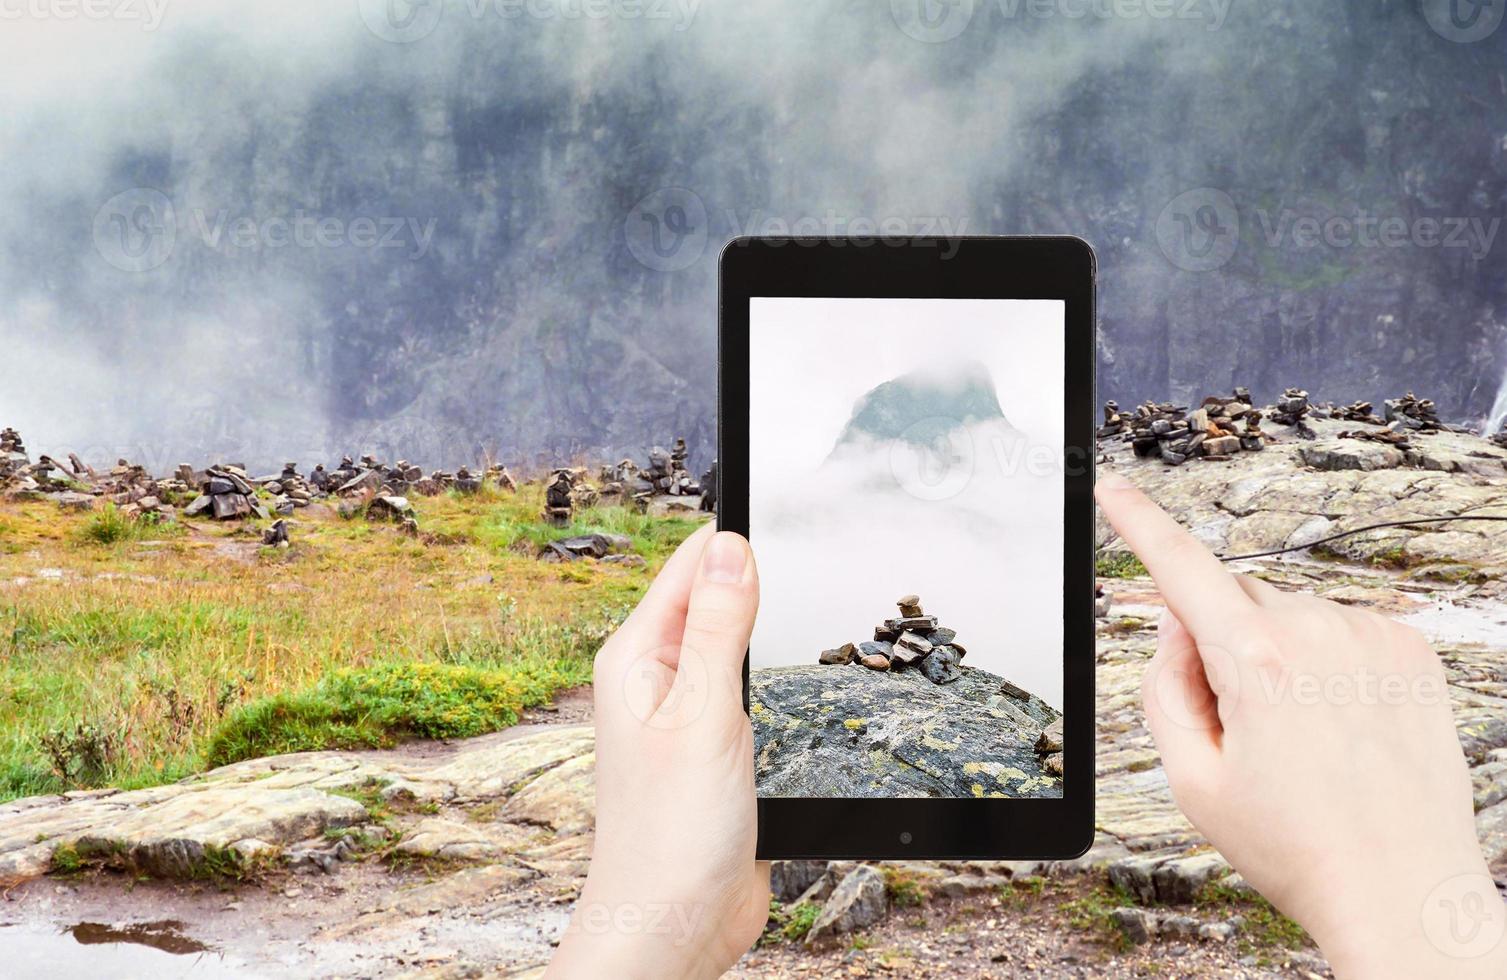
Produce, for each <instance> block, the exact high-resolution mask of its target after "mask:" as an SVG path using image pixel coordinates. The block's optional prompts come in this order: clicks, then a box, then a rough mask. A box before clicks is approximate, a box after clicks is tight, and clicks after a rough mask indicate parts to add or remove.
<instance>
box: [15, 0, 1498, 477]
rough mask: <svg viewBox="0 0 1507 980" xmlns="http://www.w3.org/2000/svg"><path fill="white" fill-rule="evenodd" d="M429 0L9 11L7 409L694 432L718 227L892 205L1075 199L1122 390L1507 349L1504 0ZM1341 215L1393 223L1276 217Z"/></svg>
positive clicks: (437, 461) (844, 224)
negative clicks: (1470, 9) (1475, 2)
mask: <svg viewBox="0 0 1507 980" xmlns="http://www.w3.org/2000/svg"><path fill="white" fill-rule="evenodd" d="M927 2H930V0H927ZM437 3H438V0H431V3H430V4H427V5H426V4H422V3H418V4H409V3H408V2H407V0H391V3H387V2H386V0H383V2H367V0H361V2H360V3H357V2H341V3H329V4H325V3H320V4H309V3H297V2H293V0H275V2H274V0H262V2H258V3H255V4H252V3H249V2H248V3H233V2H225V3H212V2H203V3H196V4H194V5H193V7H192V8H189V7H188V5H186V4H184V5H180V6H173V5H171V4H168V5H166V6H165V7H163V9H161V10H160V24H155V25H148V24H147V23H145V22H143V21H141V20H131V19H128V18H125V17H124V16H118V17H116V18H115V19H113V20H101V21H97V22H86V21H70V22H67V23H63V22H60V21H58V20H49V19H48V18H46V17H43V16H36V15H22V17H21V19H19V20H16V19H12V20H7V21H6V22H5V23H4V24H0V53H3V55H4V57H3V58H0V81H3V82H4V84H5V91H6V92H7V95H6V106H5V110H4V112H3V114H0V160H3V162H4V165H5V170H4V172H5V180H4V182H3V186H0V256H3V260H0V360H3V362H4V371H3V372H0V379H3V380H0V425H15V426H17V427H18V428H20V429H21V431H22V433H23V434H24V435H26V436H27V441H28V443H29V444H31V446H32V448H33V450H34V452H35V451H41V452H57V451H60V450H61V451H64V452H66V451H67V450H69V449H77V450H78V451H80V452H81V454H83V455H84V456H85V458H86V459H89V460H90V461H91V462H95V463H99V462H110V461H113V458H114V457H115V456H116V455H129V456H131V457H132V458H133V459H135V460H137V461H140V462H144V463H147V464H148V465H149V466H152V467H154V468H157V469H159V470H165V469H167V468H170V467H171V466H172V465H174V464H176V463H177V462H179V461H185V462H193V463H196V464H200V463H202V462H204V461H206V459H207V458H222V457H223V458H240V459H243V460H245V461H246V462H249V463H251V464H252V465H254V466H258V467H263V466H271V465H275V464H277V463H280V462H282V461H283V460H284V459H295V460H300V461H303V462H312V461H314V460H316V459H318V460H323V459H326V458H329V457H330V456H334V455H338V454H339V453H340V452H343V451H352V452H362V451H368V450H379V451H384V452H386V453H387V454H388V456H389V458H391V457H392V456H397V455H404V456H407V457H408V458H409V459H411V460H413V461H415V462H419V463H421V464H424V465H429V466H434V465H451V466H453V465H455V464H457V463H459V462H462V461H471V460H474V459H475V458H476V457H477V456H478V455H479V454H481V453H490V454H492V455H494V456H497V457H500V458H501V459H503V460H504V461H506V462H509V463H516V462H525V463H526V462H530V461H535V460H539V459H542V458H545V457H550V458H558V457H561V456H565V455H572V454H581V455H590V456H607V455H617V454H621V453H632V454H636V455H637V454H641V453H642V452H643V450H644V449H645V448H647V447H648V446H649V445H651V444H653V443H667V442H668V441H669V440H670V439H672V438H674V437H675V436H677V435H683V436H685V437H686V439H687V440H688V441H689V442H690V443H691V445H692V446H693V447H694V449H695V454H694V456H693V463H695V464H696V466H698V467H699V466H702V465H704V464H705V463H706V462H708V461H709V459H710V456H711V452H712V444H713V441H714V433H715V418H714V414H715V397H716V392H715V383H716V382H715V351H716V329H715V328H716V259H717V253H718V251H719V249H720V248H721V245H722V244H723V243H724V242H725V241H726V240H728V239H730V238H732V237H734V236H736V235H739V234H744V233H760V232H768V231H773V232H780V231H783V230H788V229H790V228H791V227H794V228H795V229H796V230H805V231H815V232H817V233H824V232H829V231H830V232H834V233H839V234H841V233H846V232H849V231H858V230H862V228H863V226H864V225H865V224H867V225H868V227H870V228H872V227H873V226H876V225H877V226H880V227H884V226H885V223H886V222H889V223H890V225H889V227H896V224H895V223H896V222H898V223H899V225H900V226H903V228H904V229H905V230H907V231H910V232H915V233H920V234H937V233H943V234H957V233H967V234H986V233H1037V234H1044V233H1070V234H1077V235H1081V236H1082V237H1084V238H1086V239H1088V240H1089V241H1090V242H1091V243H1092V244H1093V245H1094V247H1095V248H1096V249H1097V250H1098V254H1099V264H1100V276H1101V284H1100V312H1101V316H1100V333H1099V348H1098V355H1099V369H1100V373H1099V385H1100V395H1101V397H1103V398H1110V397H1114V398H1118V399H1119V400H1120V401H1121V402H1122V403H1125V402H1128V401H1132V400H1135V399H1138V398H1146V397H1156V398H1164V397H1173V398H1189V397H1193V396H1196V395H1199V394H1202V393H1204V392H1205V391H1208V390H1219V391H1228V390H1229V389H1230V388H1231V387H1232V386H1233V385H1234V384H1237V383H1239V384H1247V385H1250V386H1251V387H1252V388H1253V389H1254V390H1255V392H1256V394H1257V395H1258V397H1260V398H1271V397H1273V396H1274V395H1275V394H1277V393H1278V391H1279V390H1280V389H1281V388H1282V387H1285V386H1286V385H1289V384H1296V385H1300V386H1303V387H1306V388H1308V389H1309V390H1311V391H1312V392H1313V393H1314V395H1315V397H1316V398H1319V399H1333V400H1346V401H1348V400H1351V399H1354V398H1366V399H1379V398H1381V397H1384V396H1391V395H1395V394H1398V393H1400V392H1401V391H1402V390H1404V389H1405V388H1413V389H1415V390H1417V391H1418V393H1419V394H1420V395H1426V396H1428V397H1432V398H1435V399H1436V400H1437V401H1438V403H1439V405H1440V409H1441V411H1442V412H1443V413H1444V414H1445V415H1447V416H1449V417H1452V418H1456V419H1463V418H1479V417H1481V416H1483V415H1485V414H1486V413H1487V412H1488V411H1489V409H1490V408H1491V405H1492V402H1493V399H1494V398H1495V396H1496V394H1497V390H1498V388H1499V386H1500V384H1501V381H1502V377H1503V374H1504V368H1507V277H1504V275H1503V271H1504V262H1503V256H1504V255H1507V241H1504V240H1503V239H1504V238H1507V235H1503V236H1497V235H1496V229H1497V228H1498V226H1499V224H1500V223H1501V221H1502V218H1503V217H1504V216H1507V57H1504V55H1507V28H1504V29H1501V30H1498V31H1496V32H1495V33H1494V34H1492V35H1491V36H1489V37H1487V38H1486V39H1484V40H1478V41H1474V42H1471V43H1464V42H1456V41H1452V40H1450V39H1448V38H1446V37H1445V36H1442V35H1441V33H1440V32H1439V31H1438V30H1435V29H1433V28H1432V27H1431V26H1430V22H1429V19H1428V18H1427V17H1426V16H1425V12H1426V11H1425V10H1424V7H1428V6H1429V5H1433V6H1437V4H1436V3H1435V0H1422V3H1423V5H1424V7H1420V0H1348V2H1343V3H1339V2H1336V3H1322V4H1320V3H1311V2H1297V0H1289V2H1277V3H1264V2H1263V3H1257V2H1243V0H1233V2H1231V0H1178V2H1177V3H1174V4H1171V5H1167V7H1168V9H1171V10H1172V11H1173V15H1172V16H1167V17H1159V16H1158V17H1153V16H1150V15H1147V14H1145V13H1144V11H1145V9H1147V8H1148V7H1158V6H1161V5H1158V4H1124V3H1115V2H1114V0H1104V2H1100V3H1087V4H1084V3H1075V2H1065V3H1048V4H1045V5H1043V4H1039V3H1037V4H1032V3H1028V2H1027V0H1018V2H1017V0H988V2H985V0H978V2H977V3H969V2H967V0H963V2H962V3H960V4H959V5H958V6H956V7H953V8H943V7H938V8H936V9H937V10H939V11H945V10H948V9H951V10H952V11H953V12H954V13H956V12H957V11H960V10H962V11H967V10H971V11H972V17H971V19H969V20H968V21H967V23H966V25H965V26H964V27H963V28H962V29H961V31H960V32H959V33H958V34H957V36H956V37H951V38H949V39H943V38H940V37H937V36H931V37H930V39H929V40H918V39H917V38H916V37H913V36H911V35H912V34H924V33H925V31H924V30H922V29H919V28H918V27H917V23H916V22H915V20H914V16H913V13H914V11H912V14H911V15H907V14H905V13H904V10H905V8H906V3H905V2H902V0H896V2H895V3H893V4H891V3H888V2H843V3H838V4H817V3H803V2H795V0H790V2H779V3H771V2H765V3H759V4H737V5H735V4H730V3H716V4H713V3H710V2H707V3H702V4H700V5H699V6H698V5H697V4H696V3H695V2H694V0H683V2H664V0H644V2H643V3H641V4H635V3H626V2H619V3H609V4H604V5H603V7H602V8H600V9H606V10H608V11H609V13H610V15H609V16H607V17H604V18H600V19H594V18H591V17H584V16H577V15H572V14H571V11H576V13H577V14H579V12H580V10H581V9H582V7H581V5H580V4H579V3H574V2H572V3H566V2H564V0H539V2H538V3H537V4H534V5H533V6H531V7H529V8H525V9H526V10H532V11H534V12H533V13H528V12H524V13H519V12H518V8H517V7H516V6H514V5H511V4H500V5H495V4H492V3H488V2H484V0H452V2H448V3H445V4H444V6H443V7H439V6H435V5H434V4H437ZM133 6H135V7H136V8H139V9H138V11H137V16H139V17H145V16H147V15H148V14H147V10H148V8H151V7H153V6H154V5H152V4H148V3H146V2H145V0H142V2H141V3H138V4H135V5H133ZM156 6H162V3H161V0H158V4H157V5H156ZM912 6H914V3H912ZM310 8H313V9H310ZM18 9H20V8H19V7H18ZM124 9H125V5H122V6H121V8H120V10H119V11H118V13H123V11H124ZM1030 9H1035V10H1037V13H1034V14H1033V13H1030V12H1029V10H1030ZM1043 9H1055V10H1057V15H1056V16H1046V15H1045V14H1043V13H1041V11H1042V10H1043ZM1084 9H1087V10H1089V11H1091V12H1090V13H1089V14H1088V15H1087V16H1083V17H1078V18H1070V17H1065V16H1063V15H1062V12H1063V11H1064V10H1080V11H1081V10H1084ZM1132 9H1133V10H1140V11H1142V14H1141V15H1139V16H1132V15H1129V14H1121V15H1114V16H1109V15H1105V13H1104V12H1106V11H1113V10H1121V11H1127V10H1132ZM505 10H512V11H513V12H514V14H515V15H507V14H506V13H505V12H504V11H505ZM551 11H552V12H553V13H552V14H551V15H550V16H543V15H542V14H544V13H549V12H551ZM634 11H637V13H634ZM1093 11H1099V13H1093ZM612 12H615V13H612ZM933 12H934V13H935V12H936V11H933ZM391 14H399V15H402V16H398V17H396V18H394V17H390V16H388V15H391ZM434 16H437V20H424V18H429V17H434ZM408 17H411V18H414V19H415V20H414V21H413V22H410V21H409V20H407V19H405V18H408ZM383 18H386V20H383ZM908 18H909V19H908ZM925 23H932V22H931V21H927V22H925ZM394 25H399V26H394ZM922 26H923V27H924V24H923V25H922ZM905 27H909V28H911V30H910V32H909V33H907V30H905V29H903V28H905ZM403 32H408V33H406V34H404V33H403ZM933 42H934V43H933ZM668 188H679V189H683V190H674V191H667V190H666V189H668ZM1190 192H1191V193H1190ZM1221 195H1227V198H1226V197H1224V196H1221ZM1179 201H1181V202H1182V203H1181V204H1179V203H1178V202H1179ZM1225 201H1228V202H1230V203H1231V204H1233V208H1234V210H1233V211H1229V210H1228V209H1225V210H1224V212H1223V213H1222V207H1223V202H1225ZM1169 202H1170V205H1171V206H1170V207H1169ZM168 205H170V209H169V207H168ZM1336 218H1338V219H1343V220H1346V221H1350V222H1352V223H1355V222H1358V223H1359V224H1360V225H1361V226H1363V227H1364V226H1365V225H1366V223H1367V222H1371V223H1372V226H1373V228H1375V227H1384V226H1385V223H1386V222H1388V221H1391V222H1394V223H1396V222H1398V221H1400V222H1401V225H1399V226H1398V227H1402V226H1405V227H1406V229H1407V234H1406V235H1405V236H1404V237H1405V239H1406V240H1402V239H1398V240H1395V241H1391V242H1390V243H1388V244H1365V243H1362V242H1358V241H1356V240H1354V239H1355V236H1354V235H1352V236H1351V237H1350V238H1349V239H1343V238H1342V237H1341V238H1336V237H1335V234H1331V233H1330V232H1329V231H1325V232H1324V234H1323V241H1320V242H1318V243H1317V244H1315V243H1314V242H1312V241H1309V240H1307V239H1306V238H1305V235H1306V230H1307V229H1308V228H1310V227H1311V226H1314V225H1316V226H1320V227H1332V226H1333V219H1336ZM1304 219H1315V220H1313V221H1311V222H1309V221H1305V220H1304ZM1436 219H1437V220H1439V221H1440V222H1441V224H1440V228H1441V229H1442V232H1441V234H1439V235H1437V236H1435V238H1433V239H1431V238H1430V237H1429V236H1428V235H1427V234H1426V229H1427V228H1429V227H1432V226H1431V225H1429V224H1428V222H1430V221H1434V220H1436ZM770 222H774V224H771V223H770ZM321 223H322V224H321ZM1179 229H1181V232H1182V233H1185V234H1188V235H1204V236H1206V237H1207V238H1208V241H1207V242H1204V243H1202V244H1199V245H1197V246H1195V247H1192V248H1190V249H1188V250H1186V251H1179V248H1180V247H1181V246H1179V244H1178V243H1177V242H1176V241H1173V240H1172V238H1171V237H1169V236H1175V234H1177V233H1179ZM1420 229H1424V230H1420ZM1338 234H1340V235H1341V236H1342V232H1341V233H1338ZM1452 234H1453V235H1454V237H1455V242H1454V244H1448V243H1445V242H1441V241H1439V240H1438V239H1439V238H1443V237H1444V236H1446V235H1452ZM655 235H660V236H661V237H660V238H655V237H654V236H655ZM672 235H673V236H674V237H673V238H671V237H668V236H672ZM153 236H156V237H153ZM1361 237H1362V238H1366V237H1368V236H1366V235H1365V234H1364V232H1362V235H1361ZM1190 241H1191V239H1190ZM666 243H670V244H672V245H673V244H675V243H678V244H679V245H680V247H679V249H674V248H671V249H670V250H669V251H666V250H664V249H662V248H660V249H657V248H656V247H655V246H663V245H665V244H666ZM1206 246H1207V247H1206ZM1223 246H1227V247H1228V248H1227V252H1226V253H1224V254H1221V253H1220V252H1219V248H1220V247H1223ZM876 247H878V246H876ZM1211 249H1212V252H1211ZM1211 255H1212V258H1211Z"/></svg>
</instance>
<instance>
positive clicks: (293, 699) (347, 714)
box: [205, 649, 591, 766]
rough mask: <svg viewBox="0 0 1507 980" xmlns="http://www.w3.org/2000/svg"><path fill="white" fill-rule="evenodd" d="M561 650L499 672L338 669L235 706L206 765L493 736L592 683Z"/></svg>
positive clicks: (398, 666) (583, 660) (578, 656)
mask: <svg viewBox="0 0 1507 980" xmlns="http://www.w3.org/2000/svg"><path fill="white" fill-rule="evenodd" d="M561 653H562V656H559V657H555V658H547V657H536V658H530V659H525V660H515V661H514V662H512V663H510V664H509V665H508V666H506V667H492V668H483V667H477V666H467V665H462V664H445V663H427V662H419V663H391V664H379V665H377V666H373V667H366V668H361V669H346V670H340V671H337V672H336V673H334V674H332V675H330V676H328V677H325V678H324V679H322V680H321V681H320V682H319V683H318V684H316V685H315V686H314V687H312V688H310V689H309V690H307V691H302V692H299V693H295V694H286V695H278V696H276V697H271V698H264V699H262V700H259V701H254V702H252V703H251V704H248V705H244V706H242V707H240V708H237V709H235V710H234V711H233V712H231V714H230V715H229V716H227V717H226V719H225V721H224V722H223V723H222V724H221V725H220V727H219V728H218V729H217V730H216V731H215V733H214V735H213V736H212V737H211V739H210V741H209V745H208V747H207V748H206V750H205V763H206V764H207V765H209V766H222V765H228V764H229V763H232V762H239V761H241V760H242V759H255V758H260V757H262V756H268V755H281V754H284V753H287V752H307V751H312V750H318V749H352V748H385V747H389V746H392V745H395V744H397V743H398V742H400V741H403V740H404V739H410V738H429V739H449V738H470V737H472V736H475V735H482V734H485V733H487V732H495V731H499V730H501V729H503V728H507V727H508V726H510V725H514V724H516V723H517V722H518V716H519V714H520V713H521V712H522V711H523V710H524V709H525V708H531V707H535V706H537V705H540V704H545V703H547V702H548V701H549V699H550V697H551V696H552V695H553V694H554V693H555V692H556V691H558V690H561V689H563V688H568V687H575V686H578V685H582V684H587V683H590V681H591V658H590V656H589V655H588V654H587V652H586V651H585V650H582V649H577V650H574V651H571V650H569V649H567V650H562V651H561Z"/></svg>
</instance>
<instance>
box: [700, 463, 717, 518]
mask: <svg viewBox="0 0 1507 980" xmlns="http://www.w3.org/2000/svg"><path fill="white" fill-rule="evenodd" d="M701 510H702V512H703V513H707V514H714V513H716V512H717V461H716V460H715V459H714V460H712V468H711V469H709V470H707V471H706V472H705V473H703V474H701Z"/></svg>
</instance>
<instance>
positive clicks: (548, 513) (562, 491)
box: [544, 469, 575, 527]
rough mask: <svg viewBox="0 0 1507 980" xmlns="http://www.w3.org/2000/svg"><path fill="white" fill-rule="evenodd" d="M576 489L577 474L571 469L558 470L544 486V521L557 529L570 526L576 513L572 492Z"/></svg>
mask: <svg viewBox="0 0 1507 980" xmlns="http://www.w3.org/2000/svg"><path fill="white" fill-rule="evenodd" d="M574 488H575V474H574V472H573V471H572V470H569V469H558V470H555V471H554V473H552V474H551V475H550V478H549V482H548V483H546V484H545V485H544V519H545V520H546V521H547V522H549V523H550V524H553V525H554V526H555V527H566V526H567V525H569V524H570V517H571V514H572V513H573V512H574V506H575V504H574V500H573V498H572V497H571V491H572V490H573V489H574Z"/></svg>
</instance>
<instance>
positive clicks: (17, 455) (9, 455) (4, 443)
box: [0, 428, 31, 480]
mask: <svg viewBox="0 0 1507 980" xmlns="http://www.w3.org/2000/svg"><path fill="white" fill-rule="evenodd" d="M30 463H31V457H29V456H27V455H26V446H25V445H24V444H22V442H21V433H19V432H17V431H16V430H15V429H12V428H5V429H0V480H4V479H8V478H9V477H10V476H11V475H12V474H13V473H15V472H16V471H17V470H19V469H21V468H22V467H23V466H27V465H29V464H30Z"/></svg>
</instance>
